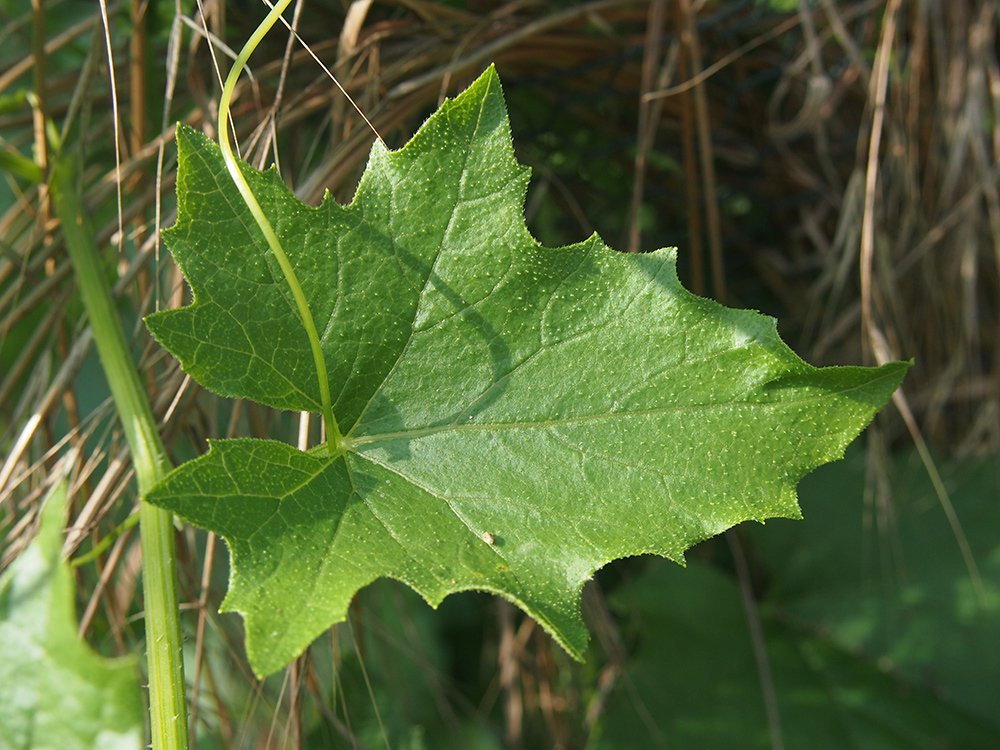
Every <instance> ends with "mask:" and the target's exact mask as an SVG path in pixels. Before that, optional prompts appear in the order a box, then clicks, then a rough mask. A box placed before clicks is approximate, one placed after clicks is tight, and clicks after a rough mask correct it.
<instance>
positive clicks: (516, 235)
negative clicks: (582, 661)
mask: <svg viewBox="0 0 1000 750" xmlns="http://www.w3.org/2000/svg"><path fill="white" fill-rule="evenodd" d="M178 148H179V151H180V167H179V174H178V199H179V202H180V206H179V214H178V221H177V224H176V226H175V227H174V228H173V229H172V230H171V231H170V233H169V235H168V242H169V244H170V246H171V249H172V251H173V253H174V256H175V258H176V259H177V262H178V263H179V264H180V266H181V269H182V270H183V272H184V274H185V276H186V278H187V279H188V281H189V283H190V284H191V287H192V290H193V292H194V297H195V298H194V303H193V304H192V305H190V306H189V307H186V308H183V309H180V310H172V311H166V312H162V313H158V314H156V315H153V316H151V317H150V318H149V319H148V323H149V327H150V329H151V330H152V332H153V334H154V335H155V336H156V337H157V338H158V339H159V340H160V341H161V342H162V343H163V344H164V346H166V347H167V348H168V349H169V350H170V351H171V352H173V353H174V354H175V355H176V356H177V357H178V358H179V359H180V360H181V363H182V364H183V366H184V368H185V369H186V370H187V371H188V372H189V373H191V374H192V375H193V376H194V377H195V378H196V379H197V380H199V381H200V382H201V383H203V384H204V385H206V386H207V387H209V388H211V389H213V390H215V391H217V392H219V393H223V394H228V395H234V396H243V397H248V398H253V399H256V400H258V401H262V402H264V403H267V404H271V405H273V406H277V407H281V408H286V409H300V410H317V409H318V407H319V404H320V395H319V389H318V386H317V381H316V374H315V367H314V366H313V362H312V359H311V356H310V349H309V342H308V339H307V338H306V335H305V333H304V332H303V329H302V326H301V325H300V323H299V318H298V317H297V315H296V313H295V312H294V306H293V304H292V302H291V296H290V293H289V290H288V287H287V285H286V284H285V282H284V281H283V277H282V275H281V272H280V271H279V270H278V269H277V264H276V262H275V259H274V258H273V256H272V254H271V253H270V252H269V251H268V250H267V249H266V245H265V244H264V242H263V239H262V236H261V235H260V233H259V232H258V231H257V228H256V225H255V224H254V222H253V220H252V218H251V216H250V213H249V212H248V210H247V209H246V208H245V207H244V206H243V204H242V202H241V200H240V197H239V195H238V193H237V191H236V189H235V188H234V187H233V186H232V185H231V184H230V181H229V178H228V177H227V175H226V169H225V166H224V163H223V161H222V158H221V156H220V153H219V151H218V149H217V148H216V147H215V146H214V145H213V144H212V143H211V142H209V141H208V140H206V139H204V138H202V137H200V136H198V135H196V134H195V133H193V132H192V131H191V130H189V129H186V128H181V129H179V131H178ZM243 170H244V174H245V175H246V179H247V180H248V181H249V184H250V185H251V187H252V188H253V191H254V193H255V194H256V195H257V197H258V199H259V201H260V203H261V205H262V206H264V207H265V211H266V212H267V213H268V215H269V217H270V219H271V222H272V223H273V224H274V227H275V229H276V231H277V233H278V236H279V237H280V238H281V239H282V241H283V244H284V246H285V249H286V251H287V253H288V255H289V258H290V260H291V264H292V265H293V267H294V268H295V269H296V272H297V274H298V277H299V279H300V281H301V283H302V287H303V290H304V293H305V297H306V299H307V301H308V304H309V307H310V310H311V312H312V315H313V317H314V319H315V320H316V324H317V328H318V329H319V331H320V332H321V337H322V341H321V344H322V350H323V352H324V355H325V359H326V364H327V369H328V372H329V385H330V391H331V392H332V394H333V400H334V412H335V413H336V416H337V419H338V421H339V423H340V426H341V428H342V429H343V430H344V432H345V435H346V439H345V440H344V441H343V442H342V443H340V444H339V445H336V446H333V448H334V449H333V451H332V452H331V451H330V450H327V448H325V447H324V448H320V449H317V450H314V451H312V452H309V453H303V452H301V451H298V450H296V449H294V448H292V447H290V446H287V445H284V444H281V443H276V442H268V441H250V440H233V441H224V442H216V443H213V445H212V449H211V450H210V452H209V453H208V454H207V455H206V456H204V457H202V458H200V459H197V460H196V461H194V462H191V463H190V464H188V465H186V466H184V467H182V468H180V469H178V470H177V471H176V472H175V473H174V474H172V475H171V476H170V477H169V478H168V479H167V480H165V481H164V482H163V483H162V484H161V485H160V486H159V487H158V488H157V489H156V490H155V491H154V492H153V493H152V494H151V496H150V498H149V499H150V500H151V501H152V502H155V503H157V504H160V505H162V506H164V507H167V508H170V509H172V510H174V511H176V512H177V513H179V514H180V515H181V516H183V517H184V518H186V519H188V520H190V521H192V522H193V523H195V524H198V525H200V526H204V527H206V528H209V529H212V530H214V531H216V532H218V533H219V534H221V535H222V536H223V537H225V539H226V540H227V542H228V543H229V546H230V550H231V553H232V558H233V574H232V580H231V585H230V590H229V593H228V595H227V597H226V601H225V605H224V606H225V608H226V609H228V610H236V611H239V612H242V613H243V614H244V615H245V618H246V626H247V648H248V651H249V654H250V658H251V661H252V663H253V665H254V667H255V669H257V670H258V671H259V672H261V673H268V672H271V671H273V670H275V669H277V668H279V667H281V666H282V665H283V664H285V663H286V662H288V661H289V660H290V659H292V658H293V657H294V656H295V655H296V654H298V653H300V652H301V651H302V650H303V648H305V646H306V645H307V644H308V643H309V642H310V641H311V640H312V639H313V638H314V637H316V635H318V634H319V633H321V632H322V631H323V630H324V629H325V628H327V627H328V626H329V625H330V624H331V623H333V622H336V621H339V620H341V619H343V617H344V615H345V612H346V609H347V606H348V604H349V602H350V600H351V597H352V596H353V595H354V593H355V592H356V591H357V590H358V589H359V588H360V587H362V586H364V585H366V584H368V583H369V582H371V581H373V580H375V579H377V578H381V577H391V578H396V579H399V580H401V581H403V582H405V583H407V584H408V585H410V586H411V587H413V588H414V589H416V590H417V591H418V592H419V593H420V594H421V595H422V596H423V597H424V598H425V599H427V601H429V602H430V603H432V604H436V603H438V602H440V601H441V599H443V598H444V597H445V596H446V595H448V594H450V593H452V592H456V591H462V590H466V589H480V590H485V591H492V592H496V593H498V594H501V595H503V596H505V597H507V598H508V599H510V600H511V601H513V602H515V603H517V604H518V605H519V606H521V607H522V608H523V609H524V610H525V611H526V612H528V613H529V614H531V615H532V616H533V617H534V618H536V619H537V620H538V621H539V622H540V623H541V624H542V625H543V626H544V627H545V628H546V629H547V630H548V631H549V632H550V633H551V634H552V635H553V636H554V637H555V638H556V639H557V640H558V641H559V642H560V643H561V644H562V645H563V646H564V647H565V648H566V649H567V650H568V651H569V652H570V653H571V654H573V655H575V656H577V657H579V656H580V655H581V654H582V652H583V650H584V648H585V645H586V641H587V634H586V630H585V628H584V626H583V623H582V621H581V618H580V614H579V592H580V589H581V587H582V585H583V583H584V582H585V581H586V580H587V579H588V578H589V577H590V576H591V575H592V573H593V572H594V571H595V570H596V569H597V568H599V567H601V566H602V565H604V564H606V563H607V562H608V561H610V560H614V559H616V558H620V557H625V556H629V555H637V554H642V553H654V554H658V555H663V556H665V557H669V558H671V559H673V560H677V561H681V560H682V559H683V553H684V550H685V549H686V548H688V547H689V546H690V545H692V544H693V543H695V542H697V541H698V540H701V539H704V538H706V537H709V536H711V535H713V534H716V533H718V532H720V531H722V530H724V529H726V528H729V527H730V526H732V525H733V524H736V523H739V522H740V521H743V520H746V519H758V520H762V519H765V518H768V517H772V516H788V517H796V516H798V513H799V511H798V506H797V504H796V499H795V485H796V483H797V481H798V480H799V478H801V477H802V475H803V474H805V473H806V472H808V471H809V470H811V469H812V468H814V467H816V466H818V465H819V464H822V463H824V462H826V461H830V460H832V459H835V458H838V457H839V456H841V455H842V452H843V450H844V447H845V446H846V445H847V443H848V442H850V440H851V439H853V438H854V437H855V436H856V435H857V434H858V432H859V431H860V430H861V429H862V428H863V427H864V426H865V424H867V422H868V421H869V420H870V419H871V418H872V415H873V414H874V413H875V411H876V410H877V409H878V408H880V407H881V406H882V405H883V404H884V403H885V402H886V400H887V399H888V398H889V395H890V394H891V393H892V391H893V390H894V389H895V388H896V387H897V385H898V384H899V382H900V380H901V379H902V377H903V374H904V372H905V370H906V367H907V366H906V365H905V364H902V363H895V364H890V365H887V366H885V367H882V368H879V369H864V368H855V367H845V368H829V369H824V370H817V369H815V368H813V367H810V366H809V365H807V364H806V363H804V362H803V361H802V360H800V359H799V358H798V357H796V356H795V354H793V353H792V352H791V350H789V349H788V348H787V347H786V346H785V345H784V344H783V343H782V342H781V341H780V339H779V338H778V335H777V333H776V330H775V324H774V321H773V320H772V319H770V318H766V317H764V316H761V315H758V314H756V313H753V312H748V311H740V310H730V309H726V308H723V307H721V306H720V305H718V304H716V303H714V302H711V301H709V300H705V299H700V298H697V297H695V296H693V295H691V294H690V293H688V292H686V291H685V290H684V289H683V288H682V287H681V286H680V284H679V282H678V279H677V274H676V270H675V254H674V251H672V250H660V251H657V252H655V253H650V254H646V255H625V254H620V253H617V252H614V251H612V250H611V249H609V248H608V247H607V246H606V245H604V244H603V243H602V242H601V240H600V239H599V238H598V237H597V236H593V237H591V238H590V239H588V240H586V241H584V242H582V243H579V244H577V245H571V246H568V247H562V248H544V247H541V246H540V245H538V243H537V242H535V241H534V239H533V238H532V237H531V236H530V235H529V233H528V231H527V229H526V227H525V224H524V218H523V201H524V195H525V191H526V188H527V183H528V170H527V169H526V168H524V167H521V166H519V165H518V164H517V162H516V161H515V160H514V158H513V152H512V148H511V138H510V130H509V125H508V121H507V112H506V109H505V106H504V101H503V96H502V94H501V91H500V83H499V79H498V78H497V75H496V73H495V72H494V70H493V69H492V68H491V69H490V70H488V71H487V72H486V73H484V74H483V75H482V76H481V77H480V78H479V79H478V80H477V81H476V82H475V83H474V84H473V85H472V86H471V87H470V88H469V89H468V90H467V91H466V92H465V93H463V94H462V95H460V96H459V97H457V98H456V99H455V100H453V101H448V102H446V103H445V104H444V105H443V106H442V107H441V109H440V110H439V111H438V112H437V113H436V114H434V115H433V116H432V117H431V118H430V119H429V120H428V121H427V122H426V123H425V125H424V126H423V127H422V128H421V129H420V131H419V132H418V133H417V134H416V135H415V136H414V138H413V139H412V140H411V141H410V142H409V143H408V144H407V145H406V146H405V147H404V148H403V149H401V150H399V151H396V152H390V151H388V150H387V149H386V148H385V147H383V146H382V145H380V144H376V145H375V147H373V149H372V154H371V158H370V161H369V164H368V168H367V170H366V172H365V175H364V177H363V178H362V180H361V184H360V185H359V187H358V192H357V195H356V197H355V199H354V202H353V203H351V205H349V206H347V207H342V206H339V205H337V204H336V203H334V202H333V201H332V200H330V199H329V198H327V199H326V200H324V202H323V204H322V205H321V206H320V207H318V208H310V207H308V206H305V205H303V204H302V203H301V202H299V201H298V200H297V199H296V198H295V197H294V196H293V195H292V194H291V193H290V192H289V191H288V189H287V188H286V187H285V186H284V185H283V184H282V182H281V180H280V179H279V177H278V175H277V173H276V172H274V171H273V170H272V171H270V172H268V173H265V174H260V173H258V172H256V171H254V170H253V169H251V168H249V167H247V166H244V167H243Z"/></svg>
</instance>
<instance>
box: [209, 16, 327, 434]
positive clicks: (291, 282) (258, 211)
mask: <svg viewBox="0 0 1000 750" xmlns="http://www.w3.org/2000/svg"><path fill="white" fill-rule="evenodd" d="M291 1H292V0H280V2H278V3H275V5H274V7H273V8H272V9H271V12H270V13H268V14H267V17H265V18H264V20H263V21H261V23H260V26H258V27H257V29H256V30H255V31H254V33H253V34H251V35H250V38H249V39H247V43H246V44H244V45H243V49H241V50H240V54H239V55H237V56H236V62H234V63H233V67H232V69H231V70H230V71H229V77H228V78H226V83H225V85H224V86H223V87H222V96H221V97H220V98H219V148H220V150H221V151H222V158H223V159H224V160H225V162H226V169H228V170H229V175H230V177H232V178H233V184H235V185H236V189H237V190H239V191H240V195H241V196H242V197H243V201H244V203H246V205H247V208H248V209H250V213H251V214H252V215H253V218H254V221H256V222H257V226H258V227H260V231H261V233H262V234H263V235H264V239H265V240H266V241H267V245H268V247H270V248H271V252H272V253H274V258H275V260H277V261H278V266H279V267H280V268H281V272H282V273H283V274H284V275H285V282H286V283H287V284H288V288H289V289H290V290H291V292H292V297H293V298H294V300H295V307H296V308H297V311H298V314H299V318H300V319H301V320H302V326H303V328H305V329H306V336H307V337H308V338H309V348H310V349H311V350H312V357H313V363H314V364H315V367H316V378H317V380H318V381H319V397H320V406H321V408H322V411H323V423H324V425H325V426H326V438H327V444H328V445H329V450H330V453H333V452H335V451H336V450H337V448H338V447H339V446H340V443H341V441H342V440H343V435H342V434H341V432H340V425H338V424H337V418H336V417H335V416H334V415H333V402H332V400H331V399H330V379H329V377H328V376H327V374H326V360H325V359H324V357H323V348H322V346H320V341H319V333H318V332H317V330H316V323H315V322H314V321H313V316H312V311H310V309H309V303H308V302H307V301H306V295H305V293H304V292H303V291H302V285H301V284H300V283H299V279H298V276H296V274H295V269H294V268H293V267H292V263H291V261H290V260H289V259H288V254H287V253H286V252H285V248H284V247H283V246H282V244H281V240H279V239H278V235H277V233H276V232H275V231H274V227H273V226H272V225H271V221H270V220H269V219H268V218H267V216H266V215H265V214H264V210H263V209H262V208H261V207H260V203H258V202H257V198H256V196H254V194H253V191H252V190H251V189H250V185H248V184H247V181H246V178H245V177H244V176H243V172H242V171H240V166H239V163H238V162H237V161H236V157H235V156H234V155H233V148H232V145H231V144H230V142H229V104H230V101H231V100H232V98H233V90H234V89H235V88H236V82H237V81H238V80H239V78H240V73H242V72H243V69H244V67H246V64H247V60H249V59H250V55H252V54H253V51H254V50H255V49H257V45H258V44H260V42H261V40H262V39H263V38H264V37H265V36H267V32H269V31H270V30H271V27H273V26H274V24H275V23H277V22H278V19H279V18H281V14H282V13H283V12H284V10H285V8H287V7H288V5H289V4H290V3H291Z"/></svg>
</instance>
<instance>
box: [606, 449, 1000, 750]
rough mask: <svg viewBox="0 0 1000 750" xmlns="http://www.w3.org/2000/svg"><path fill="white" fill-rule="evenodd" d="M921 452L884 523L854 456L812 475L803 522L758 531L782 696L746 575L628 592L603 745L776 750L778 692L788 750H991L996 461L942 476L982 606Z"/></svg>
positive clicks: (997, 630) (999, 671) (671, 573)
mask: <svg viewBox="0 0 1000 750" xmlns="http://www.w3.org/2000/svg"><path fill="white" fill-rule="evenodd" d="M916 458H917V457H916V455H909V456H906V457H904V458H902V459H901V460H899V461H898V462H897V463H896V465H895V466H892V467H890V474H889V476H888V477H887V479H888V480H889V481H890V482H891V485H892V487H893V509H892V512H891V513H889V512H888V508H882V509H880V511H879V512H880V515H881V517H882V522H881V523H865V520H864V519H865V516H866V514H867V513H868V512H869V511H871V510H872V509H871V508H866V507H865V505H866V504H865V503H864V500H863V497H864V489H865V461H864V456H863V455H862V454H861V453H860V452H854V453H853V455H852V456H851V457H850V459H849V460H848V461H844V462H842V463H840V464H837V465H835V466H829V467H825V468H823V469H822V470H820V471H818V472H816V473H815V474H813V475H812V476H810V477H809V478H808V479H807V480H806V481H805V482H803V483H802V487H801V488H800V494H801V496H802V504H803V508H804V509H805V511H806V518H807V520H806V522H805V523H804V524H794V525H793V524H786V523H774V524H768V525H767V527H766V528H759V527H758V528H753V527H751V528H746V529H744V530H745V531H747V532H748V533H747V534H746V535H745V537H744V539H745V540H746V542H747V544H746V546H747V548H748V551H749V552H751V553H752V555H753V560H754V562H755V565H754V569H755V571H756V572H757V574H758V575H757V576H756V578H757V583H758V584H759V585H760V588H761V589H762V591H763V593H762V595H761V601H760V607H759V613H760V616H761V624H762V630H763V633H764V639H765V645H766V651H767V658H768V664H769V667H770V673H771V679H770V682H769V694H768V696H765V694H764V693H763V691H762V688H761V682H760V678H759V676H758V669H757V665H756V663H755V660H754V653H753V648H752V643H751V639H750V635H749V632H748V629H747V624H746V616H745V614H744V610H743V606H742V604H741V601H740V592H739V588H738V586H737V584H736V581H735V580H733V578H732V577H730V576H727V575H725V574H724V573H722V572H720V571H719V570H716V569H712V568H709V567H708V566H707V565H703V564H692V565H691V566H690V567H689V568H688V569H687V570H685V571H678V570H677V569H676V568H672V567H671V566H662V565H651V566H650V568H649V569H648V570H647V571H646V572H645V573H644V574H643V575H642V576H640V577H639V578H638V579H637V580H635V581H632V582H630V583H629V584H628V585H626V586H623V587H622V588H621V589H619V590H618V591H616V592H615V593H614V595H613V597H612V604H613V606H614V607H615V608H616V609H618V610H619V611H620V612H621V613H622V615H623V619H624V620H625V622H626V624H625V630H626V634H625V640H627V641H628V642H629V643H631V644H634V646H633V650H632V653H631V655H630V659H629V661H628V664H627V666H626V669H625V673H624V675H623V677H622V679H621V680H620V681H619V682H618V685H617V688H616V690H615V691H614V692H613V693H612V695H611V698H610V700H609V701H608V704H607V710H606V712H605V714H604V717H603V719H602V721H601V724H600V731H599V732H597V734H596V736H595V737H594V738H593V739H592V742H591V744H590V746H591V747H592V748H593V750H598V748H609V749H610V748H621V747H643V748H651V749H654V748H674V747H697V748H706V749H711V748H731V747H740V748H761V749H762V750H764V749H766V748H772V747H774V746H775V745H776V738H774V737H772V736H771V735H770V732H769V730H768V722H767V715H766V712H765V699H766V697H769V698H770V699H771V700H772V701H773V702H774V704H775V705H776V706H777V708H778V715H779V717H780V726H781V732H782V736H783V739H784V746H785V747H789V748H797V747H809V748H817V749H826V748H829V749H830V750H838V749H839V748H845V747H856V748H866V749H867V748H887V749H894V750H914V749H915V748H926V749H927V750H933V749H935V748H963V749H964V750H973V749H979V748H982V750H987V749H988V748H989V749H992V748H995V747H996V746H997V737H1000V718H998V715H997V711H996V704H997V684H998V683H997V679H998V676H1000V653H998V651H997V648H996V644H997V643H998V642H1000V539H998V535H997V529H998V528H1000V507H998V506H997V502H996V498H997V491H998V488H1000V471H998V470H997V462H996V458H995V457H991V458H990V459H988V460H986V461H982V460H980V461H967V462H964V463H963V464H961V465H958V466H955V467H953V470H952V471H950V472H949V473H948V475H947V476H946V481H948V483H949V485H950V486H951V488H952V490H953V492H954V494H953V496H952V497H953V499H954V502H955V507H956V510H957V512H958V515H959V517H960V518H961V520H962V521H963V522H964V524H965V528H966V530H967V532H968V543H969V547H970V550H971V554H972V555H973V556H974V558H975V559H976V560H977V561H978V569H979V571H980V573H981V576H982V581H981V590H980V594H979V595H978V596H977V595H976V590H975V588H974V587H973V586H972V584H971V583H970V578H969V573H968V571H967V570H966V568H965V566H964V564H963V560H962V556H961V554H960V552H959V550H958V545H957V544H956V541H955V539H954V537H953V536H952V534H951V529H950V528H949V524H948V522H947V520H946V518H945V516H944V513H943V512H942V510H941V508H940V505H939V504H938V502H937V500H936V498H935V497H934V490H933V488H932V486H931V485H930V482H929V481H928V480H927V476H926V472H925V471H924V470H923V468H922V467H921V466H920V464H919V461H917V460H916ZM890 516H891V518H892V519H893V520H892V521H891V522H890V521H888V518H889V517H890Z"/></svg>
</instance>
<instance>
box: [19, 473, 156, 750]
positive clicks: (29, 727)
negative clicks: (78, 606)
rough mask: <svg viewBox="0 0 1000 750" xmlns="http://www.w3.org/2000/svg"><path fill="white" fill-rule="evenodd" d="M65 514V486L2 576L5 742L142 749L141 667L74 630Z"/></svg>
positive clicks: (68, 748) (69, 748)
mask: <svg viewBox="0 0 1000 750" xmlns="http://www.w3.org/2000/svg"><path fill="white" fill-rule="evenodd" d="M65 515H66V486H65V484H60V485H58V486H57V487H56V489H55V490H53V492H52V493H51V494H50V496H49V498H48V499H47V500H46V502H45V507H44V508H43V509H42V521H41V526H40V529H39V532H38V536H37V537H36V538H35V540H34V541H33V542H32V543H31V545H29V546H28V547H27V549H25V550H24V552H22V553H21V554H20V555H19V556H18V558H17V559H16V560H15V561H14V562H13V563H12V564H11V566H10V567H9V568H8V569H7V570H6V571H5V572H4V574H3V576H2V578H0V748H4V749H5V750H6V749H7V748H25V749H27V748H35V749H38V750H41V749H43V748H51V749H53V750H55V749H56V748H58V749H59V750H75V749H76V748H80V749H81V750H83V749H84V748H88V749H89V748H97V747H99V748H108V749H109V750H127V749H131V750H138V749H139V748H141V747H142V746H143V732H144V728H143V726H144V725H143V718H142V715H143V706H142V698H141V695H140V693H139V688H138V681H137V677H138V669H137V667H136V663H135V660H134V659H131V658H127V659H116V660H110V659H104V658H102V657H100V656H99V655H97V654H95V653H94V652H93V651H91V650H90V648H89V647H88V646H87V645H86V644H85V643H84V642H83V641H81V639H80V637H79V635H78V634H77V626H76V616H75V614H74V612H73V591H74V586H75V582H74V579H73V574H72V573H71V572H70V569H69V567H68V566H67V565H66V564H65V563H63V562H62V529H63V523H64V518H65Z"/></svg>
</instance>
